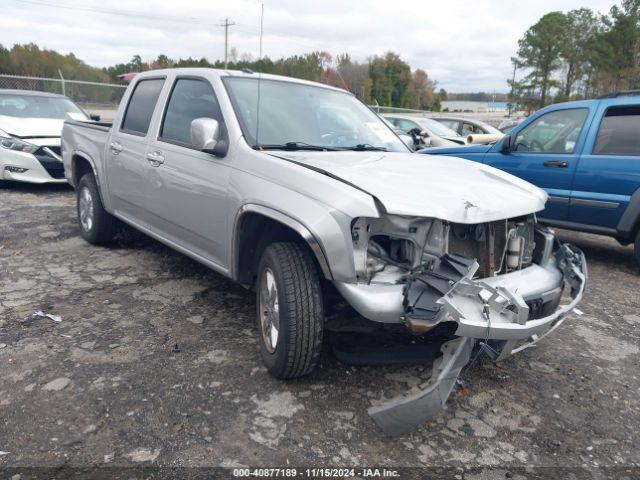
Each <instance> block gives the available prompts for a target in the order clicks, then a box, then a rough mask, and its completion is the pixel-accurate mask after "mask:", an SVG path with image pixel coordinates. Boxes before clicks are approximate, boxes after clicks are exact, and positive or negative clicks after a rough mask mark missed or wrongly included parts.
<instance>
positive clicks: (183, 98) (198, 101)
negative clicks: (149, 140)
mask: <svg viewBox="0 0 640 480" xmlns="http://www.w3.org/2000/svg"><path fill="white" fill-rule="evenodd" d="M202 117H207V118H213V119H215V120H218V122H220V124H222V113H221V112H220V106H219V104H218V101H217V99H216V96H215V94H214V93H213V88H212V87H211V84H210V83H209V82H208V81H206V80H199V79H194V78H179V79H178V80H177V81H176V83H175V85H174V86H173V90H172V92H171V97H170V98H169V103H168V104H167V111H166V113H165V115H164V120H163V121H162V127H161V129H160V139H161V140H166V141H169V142H175V143H178V144H180V145H184V146H191V122H192V121H193V120H195V119H196V118H202Z"/></svg>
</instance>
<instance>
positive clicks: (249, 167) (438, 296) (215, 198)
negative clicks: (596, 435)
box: [62, 68, 587, 435]
mask: <svg viewBox="0 0 640 480" xmlns="http://www.w3.org/2000/svg"><path fill="white" fill-rule="evenodd" d="M62 156H63V159H64V167H65V174H66V178H67V179H68V181H69V183H70V184H71V185H73V186H74V187H75V189H76V193H77V210H78V219H79V227H80V232H81V234H82V236H83V237H84V238H85V239H86V240H87V241H88V242H90V243H94V244H105V243H107V242H109V241H110V240H111V238H112V237H113V235H114V232H115V230H116V226H117V220H120V221H123V222H124V223H126V224H129V225H131V226H133V227H134V228H136V229H138V230H140V231H142V232H144V233H146V234H148V235H150V236H152V237H154V238H156V239H158V240H159V241H161V242H163V243H165V244H167V245H169V246H170V247H172V248H174V249H176V250H178V251H180V252H183V253H184V254H186V255H188V256H190V257H192V258H194V259H196V260H197V261H199V262H201V263H203V264H204V265H207V266H209V267H211V268H212V269H214V270H215V271H217V272H220V273H221V274H222V275H225V276H228V277H230V278H232V279H233V280H235V281H237V282H239V283H240V284H242V285H245V286H247V287H249V288H255V291H256V305H257V313H256V317H257V325H258V332H259V343H260V351H261V355H262V359H263V361H264V364H265V365H266V367H267V369H268V370H269V372H270V373H271V374H273V375H274V376H276V377H278V378H293V377H298V376H301V375H305V374H307V373H309V372H310V371H311V370H312V369H313V368H314V366H315V365H316V363H317V361H318V357H319V354H320V351H321V345H322V338H323V328H324V323H325V314H324V312H325V306H326V305H325V304H324V303H323V292H326V291H327V287H329V288H331V289H332V290H333V291H334V292H335V291H336V290H337V292H339V294H340V295H341V296H342V297H344V299H345V300H346V301H347V302H348V303H349V304H350V305H351V306H352V307H353V308H354V309H355V310H356V311H357V312H358V313H359V314H360V315H361V316H362V317H365V318H366V319H368V320H371V321H374V322H382V323H385V324H400V325H405V326H406V328H408V329H409V330H410V331H411V332H413V333H415V334H416V335H429V334H430V332H432V330H433V329H436V327H440V326H442V325H448V326H449V327H450V329H449V331H450V332H451V335H450V336H449V337H445V338H444V339H443V341H442V344H441V347H440V349H439V350H440V352H441V355H439V356H438V357H437V358H436V360H435V362H434V364H433V375H432V377H431V381H430V382H429V385H428V386H427V387H426V388H425V389H424V390H422V391H420V392H419V393H417V394H413V395H410V396H403V397H400V398H397V399H394V400H392V401H390V402H388V403H387V404H384V405H381V406H376V407H372V408H370V409H369V413H370V415H371V416H372V417H373V419H374V420H375V421H376V423H377V424H378V425H379V426H381V427H382V428H383V429H384V431H385V432H387V433H388V434H390V435H399V434H403V433H405V432H408V431H410V430H411V429H412V428H415V426H416V425H417V424H419V423H420V422H424V421H425V420H427V419H429V418H432V417H433V416H435V415H436V414H437V413H438V412H439V411H440V409H441V408H442V407H443V405H444V403H445V402H446V399H447V398H448V396H449V394H450V392H451V390H452V388H453V386H454V384H455V380H456V378H457V375H458V374H459V372H460V370H461V369H462V368H463V367H464V366H465V365H466V364H467V363H468V362H469V360H470V358H471V357H472V355H474V356H475V354H476V353H474V352H485V353H487V354H490V355H491V356H493V357H494V359H496V360H502V359H504V358H506V357H508V356H509V355H511V354H512V353H514V352H516V351H518V350H521V349H522V348H525V347H527V346H529V345H531V344H532V343H534V342H536V341H538V340H539V339H540V338H542V337H543V336H544V335H546V334H547V333H548V332H550V331H551V330H553V329H554V328H556V327H557V326H558V325H560V323H561V322H562V320H563V318H564V316H565V315H566V314H567V313H568V312H569V311H570V310H571V309H572V308H573V307H574V306H575V305H576V303H577V302H578V301H579V300H580V298H581V296H582V293H583V291H584V288H585V283H586V276H587V274H586V262H585V259H584V256H583V254H582V253H581V252H580V251H579V250H578V249H576V248H574V247H572V246H570V245H567V244H560V243H559V242H558V240H557V239H556V237H555V235H554V233H553V231H551V230H549V229H547V228H544V227H541V226H539V225H537V223H536V216H535V212H538V211H540V210H542V209H543V208H544V205H545V201H546V198H547V197H546V194H545V193H544V192H543V191H542V190H540V189H538V188H536V187H534V186H532V185H530V184H528V183H526V182H524V181H522V180H520V179H518V178H516V177H513V176H511V175H509V174H506V173H503V172H501V171H499V170H496V169H493V168H491V167H487V166H484V165H482V164H479V163H474V162H469V161H466V160H461V159H457V158H445V157H435V156H427V155H414V154H412V153H411V152H410V150H409V149H408V148H407V147H406V146H405V144H404V143H403V142H402V141H401V140H400V139H399V138H398V137H397V135H396V134H395V133H394V131H393V130H392V129H391V128H390V127H389V126H388V125H387V124H386V123H385V122H384V121H382V120H381V119H380V118H379V117H378V116H377V115H376V114H375V113H373V112H372V111H371V110H370V109H368V108H367V107H366V106H365V105H364V104H362V103H361V102H360V101H358V100H357V99H356V98H355V97H354V96H353V95H351V94H350V93H348V92H346V91H343V90H340V89H336V88H332V87H328V86H326V85H319V84H316V83H311V82H306V81H302V80H296V79H291V78H284V77H278V76H272V75H263V74H257V73H253V72H251V71H243V72H237V71H221V70H212V69H186V68H185V69H172V70H157V71H149V72H145V73H141V74H139V75H137V76H136V77H135V80H134V81H133V82H132V83H131V85H130V86H129V88H128V90H127V92H126V93H125V95H124V98H123V100H122V103H121V104H120V109H119V111H118V113H117V115H116V117H115V121H114V123H113V125H106V124H96V123H89V122H74V121H68V122H66V123H65V126H64V129H63V132H62ZM565 286H567V288H566V289H565ZM563 292H565V293H566V299H563V298H562V297H563ZM561 305H562V306H561ZM434 331H435V330H434ZM440 352H439V353H440Z"/></svg>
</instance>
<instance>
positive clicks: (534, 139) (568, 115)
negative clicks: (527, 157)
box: [512, 108, 588, 153]
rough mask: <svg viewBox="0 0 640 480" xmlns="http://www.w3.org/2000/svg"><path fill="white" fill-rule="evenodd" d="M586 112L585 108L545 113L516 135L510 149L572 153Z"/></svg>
mask: <svg viewBox="0 0 640 480" xmlns="http://www.w3.org/2000/svg"><path fill="white" fill-rule="evenodd" d="M587 113H588V110H587V109H586V108H573V109H569V110H558V111H555V112H549V113H545V114H544V115H542V116H541V117H539V118H537V119H536V120H534V121H533V122H532V123H531V124H529V125H527V126H526V127H525V128H524V129H522V130H521V131H520V132H519V133H518V134H517V135H516V139H515V142H514V147H513V150H512V151H514V152H531V153H573V150H574V149H575V147H576V141H577V140H578V136H579V135H580V131H581V130H582V126H583V125H584V121H585V119H586V118H587Z"/></svg>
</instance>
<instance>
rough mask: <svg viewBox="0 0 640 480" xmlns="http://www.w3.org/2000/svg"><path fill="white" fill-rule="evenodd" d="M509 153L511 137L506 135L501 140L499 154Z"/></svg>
mask: <svg viewBox="0 0 640 480" xmlns="http://www.w3.org/2000/svg"><path fill="white" fill-rule="evenodd" d="M509 152H511V135H509V134H506V135H505V136H504V137H503V138H502V144H501V145H500V153H509Z"/></svg>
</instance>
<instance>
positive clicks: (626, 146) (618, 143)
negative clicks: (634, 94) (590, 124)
mask: <svg viewBox="0 0 640 480" xmlns="http://www.w3.org/2000/svg"><path fill="white" fill-rule="evenodd" d="M593 154H594V155H621V156H640V106H633V107H611V108H608V109H607V111H606V113H605V114H604V118H603V119H602V122H600V130H598V137H597V138H596V144H595V146H594V147H593Z"/></svg>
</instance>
